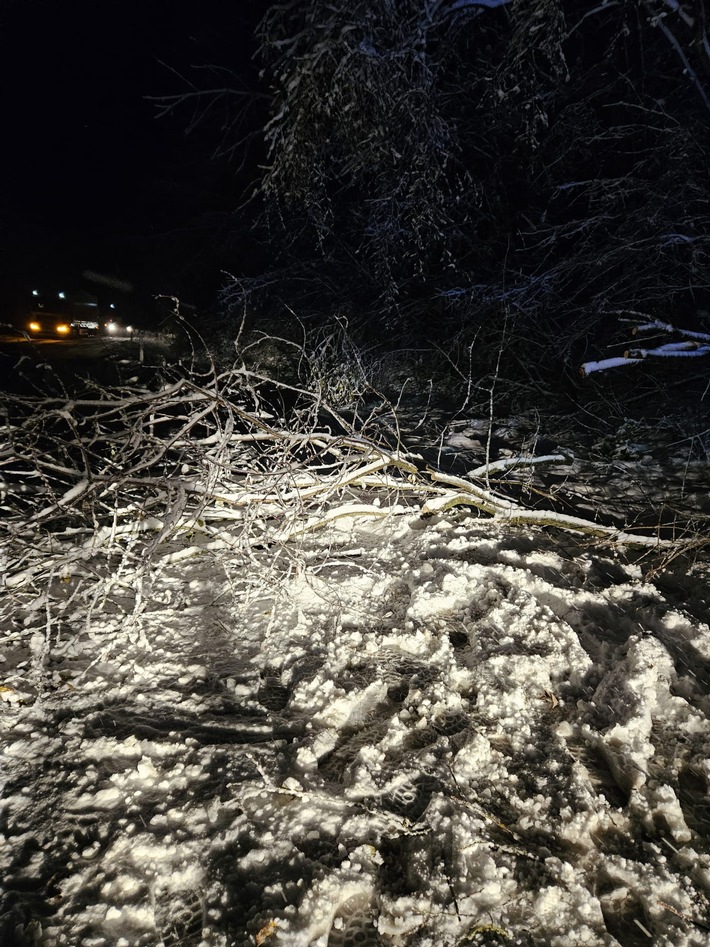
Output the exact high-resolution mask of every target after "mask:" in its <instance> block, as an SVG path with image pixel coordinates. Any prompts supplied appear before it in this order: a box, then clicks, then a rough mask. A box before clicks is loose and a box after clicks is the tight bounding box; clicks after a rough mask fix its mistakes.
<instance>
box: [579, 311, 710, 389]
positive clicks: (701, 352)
mask: <svg viewBox="0 0 710 947" xmlns="http://www.w3.org/2000/svg"><path fill="white" fill-rule="evenodd" d="M648 332H664V333H666V334H668V335H671V334H673V335H676V336H679V340H678V341H673V342H664V343H663V344H662V345H656V346H652V347H647V346H634V347H633V348H629V349H627V350H626V351H625V352H624V354H623V355H618V356H614V357H613V358H604V359H600V360H599V361H592V362H584V363H583V364H582V365H581V366H580V374H581V375H582V376H584V377H587V376H588V375H593V374H594V373H595V372H604V371H607V370H608V369H610V368H620V367H622V366H627V365H640V364H641V363H642V362H643V361H644V360H646V359H654V358H666V359H667V358H703V357H705V356H707V355H710V334H708V333H707V332H696V331H694V330H691V329H684V328H679V327H678V326H674V325H672V324H671V323H670V322H661V321H660V320H657V319H649V320H648V321H644V322H641V323H639V324H638V325H635V326H634V328H633V329H632V335H640V334H643V333H648Z"/></svg>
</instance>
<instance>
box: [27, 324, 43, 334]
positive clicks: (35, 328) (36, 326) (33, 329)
mask: <svg viewBox="0 0 710 947" xmlns="http://www.w3.org/2000/svg"><path fill="white" fill-rule="evenodd" d="M27 328H28V329H29V330H30V332H39V330H40V329H41V328H42V327H41V326H40V324H39V322H30V324H29V325H28V326H27Z"/></svg>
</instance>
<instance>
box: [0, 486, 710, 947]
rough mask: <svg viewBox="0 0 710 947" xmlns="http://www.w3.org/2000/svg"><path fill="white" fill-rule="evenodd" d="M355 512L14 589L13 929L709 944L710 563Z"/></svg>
mask: <svg viewBox="0 0 710 947" xmlns="http://www.w3.org/2000/svg"><path fill="white" fill-rule="evenodd" d="M369 502H370V503H371V502H372V500H371V498H370V500H369ZM355 512H357V513H358V515H352V516H344V517H341V518H339V519H336V520H333V521H332V522H329V523H328V525H327V526H326V527H325V528H323V529H320V530H317V531H313V532H310V531H306V532H303V533H301V534H300V535H298V536H297V537H296V538H294V539H292V540H291V541H289V542H279V543H269V542H268V541H265V542H264V544H263V545H262V546H261V548H256V549H254V548H252V550H251V552H250V554H249V555H248V556H247V555H245V554H244V551H243V549H242V548H241V546H240V545H239V543H238V542H235V543H231V542H230V528H229V526H228V525H227V526H226V527H225V526H223V525H222V526H220V527H219V529H218V528H217V526H212V527H210V526H209V525H204V527H203V528H202V529H197V528H196V529H195V530H194V531H193V532H192V533H191V534H189V535H188V534H184V535H182V536H181V538H177V539H176V538H173V539H172V540H171V541H170V542H169V543H167V542H166V543H165V544H164V546H163V547H161V548H160V549H158V550H156V551H154V553H153V554H152V557H151V561H150V564H149V567H148V566H147V565H146V563H145V562H143V563H141V561H140V556H139V554H138V553H136V555H135V556H132V555H131V554H129V553H130V550H129V549H128V548H127V547H126V548H125V549H124V550H123V551H122V552H114V553H113V554H112V555H109V556H108V558H107V557H106V555H105V553H104V552H100V551H97V552H96V554H95V555H93V554H91V553H85V554H84V555H83V558H81V559H80V560H78V561H75V562H74V564H73V566H72V568H71V570H69V571H68V572H67V574H61V575H60V574H57V575H55V576H54V577H53V579H52V580H51V582H49V583H48V585H47V588H46V590H45V592H44V593H43V594H40V595H36V594H33V596H29V595H23V594H22V590H21V589H20V590H18V591H15V592H14V593H11V594H13V596H14V601H15V609H14V611H13V613H12V620H11V621H8V622H6V623H5V625H4V626H3V628H2V652H1V653H2V658H1V659H0V660H1V661H2V663H1V664H0V675H1V676H0V683H1V684H2V687H1V688H0V690H1V693H0V696H1V697H2V705H1V707H0V713H1V718H0V720H1V724H0V738H1V747H2V756H1V763H0V766H1V769H0V778H1V779H2V784H3V786H2V799H3V802H2V805H3V821H2V836H1V838H2V846H1V847H0V877H1V878H2V889H3V894H2V902H1V907H0V943H2V944H3V947H14V945H18V947H20V945H23V947H24V945H35V944H37V945H67V947H167V945H194V947H197V945H200V947H228V945H229V947H232V945H234V947H236V945H240V947H241V945H252V944H258V945H262V944H266V945H269V947H271V945H273V947H279V945H280V947H355V945H360V947H362V945H390V947H414V945H417V947H463V945H503V944H505V945H525V947H602V945H604V947H612V945H621V947H637V945H646V944H649V945H651V944H653V945H657V947H706V945H708V944H710V844H709V843H710V795H709V793H708V786H709V784H710V727H709V726H708V715H709V714H710V629H709V627H708V619H709V618H710V585H709V584H708V578H709V575H708V572H709V570H708V566H707V564H703V561H702V559H698V560H697V561H693V560H692V559H680V558H679V559H678V560H671V561H666V562H662V563H661V561H660V556H659V555H656V554H652V553H649V552H648V551H645V552H637V553H633V554H632V553H631V552H629V551H628V550H626V551H625V550H624V549H622V548H611V547H608V546H607V547H605V546H603V545H600V544H599V543H598V542H595V541H593V540H589V539H584V538H583V537H580V536H575V535H574V534H564V533H561V532H557V531H551V530H545V529H542V528H534V527H530V528H521V527H504V526H501V525H499V524H492V523H490V522H487V521H486V520H484V519H482V518H480V517H479V516H478V515H477V514H476V513H475V512H474V513H471V511H470V510H469V511H467V510H465V509H464V510H461V509H459V510H454V511H451V512H448V513H446V514H442V515H434V516H430V517H423V516H422V515H421V513H420V511H419V509H418V508H417V507H416V505H412V504H404V503H399V502H397V501H396V499H394V500H391V502H389V504H388V503H383V504H382V509H381V510H380V512H381V513H382V514H383V515H380V516H376V515H374V514H375V513H376V512H377V509H376V507H375V506H373V507H372V513H373V515H372V516H369V515H366V512H367V511H366V510H364V509H361V508H358V509H357V510H356V511H355ZM235 529H236V528H235ZM135 548H136V549H139V546H136V547H135ZM137 575H139V576H140V582H136V581H135V577H136V576H137ZM6 594H7V593H6ZM58 601H61V602H63V607H62V608H61V609H59V610H57V608H56V603H57V602H58ZM57 614H60V615H61V620H57V619H56V618H55V616H56V615H57Z"/></svg>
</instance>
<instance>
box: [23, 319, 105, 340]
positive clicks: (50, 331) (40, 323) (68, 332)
mask: <svg viewBox="0 0 710 947" xmlns="http://www.w3.org/2000/svg"><path fill="white" fill-rule="evenodd" d="M26 329H27V332H28V333H29V335H30V336H32V337H34V338H43V339H48V338H49V339H69V338H72V337H74V338H76V337H77V336H93V335H98V332H99V324H98V322H94V321H92V320H89V319H75V320H73V321H71V322H68V321H67V320H66V319H63V318H62V316H61V315H57V314H52V313H47V314H45V313H42V314H41V315H38V314H37V313H33V314H32V317H31V319H30V321H29V322H28V323H27V325H26Z"/></svg>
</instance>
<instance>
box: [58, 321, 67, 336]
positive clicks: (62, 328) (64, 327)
mask: <svg viewBox="0 0 710 947" xmlns="http://www.w3.org/2000/svg"><path fill="white" fill-rule="evenodd" d="M68 331H69V326H68V325H65V324H64V323H60V325H58V326H57V332H59V333H60V334H61V335H66V334H67V332H68Z"/></svg>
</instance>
